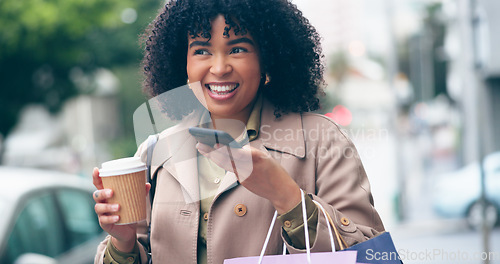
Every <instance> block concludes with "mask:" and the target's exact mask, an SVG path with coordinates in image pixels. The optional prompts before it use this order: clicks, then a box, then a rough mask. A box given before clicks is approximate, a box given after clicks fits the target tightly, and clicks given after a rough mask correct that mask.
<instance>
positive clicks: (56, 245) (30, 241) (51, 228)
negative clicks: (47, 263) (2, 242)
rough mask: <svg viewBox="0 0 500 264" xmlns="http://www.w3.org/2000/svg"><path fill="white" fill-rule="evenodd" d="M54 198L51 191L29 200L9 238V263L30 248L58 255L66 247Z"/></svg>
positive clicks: (34, 250) (40, 252) (7, 251)
mask: <svg viewBox="0 0 500 264" xmlns="http://www.w3.org/2000/svg"><path fill="white" fill-rule="evenodd" d="M54 202H55V200H54V197H53V196H52V195H51V194H50V193H48V192H45V193H43V194H39V195H37V196H36V197H32V198H30V199H29V200H27V201H26V203H25V206H24V208H23V209H22V211H21V213H20V214H19V216H18V218H17V220H16V222H15V225H14V228H13V231H12V233H11V234H10V237H9V240H8V242H7V250H6V254H7V263H12V262H14V261H15V259H16V258H17V257H19V256H20V255H21V254H23V253H27V252H32V253H38V254H42V255H46V256H49V257H55V256H57V255H59V254H60V253H62V252H63V251H64V250H65V245H64V236H63V229H62V226H63V225H62V222H61V219H60V218H59V215H58V212H57V207H56V205H55V203H54Z"/></svg>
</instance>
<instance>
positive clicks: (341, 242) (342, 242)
mask: <svg viewBox="0 0 500 264" xmlns="http://www.w3.org/2000/svg"><path fill="white" fill-rule="evenodd" d="M313 202H314V203H315V204H316V206H317V207H318V208H319V209H320V210H321V212H323V215H324V216H325V219H327V220H328V222H329V224H327V226H328V231H329V232H330V242H331V244H332V252H334V251H335V244H334V243H333V236H332V229H331V227H330V226H332V227H333V230H334V232H335V237H336V238H337V242H338V244H339V248H340V250H344V249H346V248H347V243H346V242H345V240H344V238H343V237H342V236H341V235H340V232H339V230H338V229H337V227H336V226H335V224H334V223H333V220H332V217H331V216H330V214H329V213H328V212H327V211H326V210H325V208H324V207H323V206H322V205H321V204H320V203H319V202H317V201H314V200H313Z"/></svg>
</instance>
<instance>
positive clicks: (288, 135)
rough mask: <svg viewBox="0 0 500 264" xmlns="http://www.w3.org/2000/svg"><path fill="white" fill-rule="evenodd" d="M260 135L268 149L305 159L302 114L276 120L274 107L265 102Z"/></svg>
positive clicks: (292, 114)
mask: <svg viewBox="0 0 500 264" xmlns="http://www.w3.org/2000/svg"><path fill="white" fill-rule="evenodd" d="M259 133H260V135H259V139H260V140H261V141H262V144H263V145H264V146H265V147H266V148H268V149H273V150H276V151H280V152H284V153H288V154H291V155H294V156H296V157H298V158H304V157H305V140H304V129H303V127H302V115H301V114H298V113H288V114H285V115H282V116H281V117H280V118H276V117H275V116H274V105H273V104H271V103H270V102H269V101H267V100H264V104H263V106H262V117H261V125H260V132H259Z"/></svg>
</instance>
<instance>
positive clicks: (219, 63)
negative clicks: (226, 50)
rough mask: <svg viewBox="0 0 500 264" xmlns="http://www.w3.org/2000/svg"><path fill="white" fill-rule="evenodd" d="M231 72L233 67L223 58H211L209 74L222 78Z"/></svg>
mask: <svg viewBox="0 0 500 264" xmlns="http://www.w3.org/2000/svg"><path fill="white" fill-rule="evenodd" d="M232 70H233V67H232V66H231V64H230V63H229V62H228V60H227V58H225V56H215V57H214V58H213V63H212V66H211V67H210V73H212V74H214V75H216V76H218V77H222V76H224V75H226V74H228V73H230V72H231V71H232Z"/></svg>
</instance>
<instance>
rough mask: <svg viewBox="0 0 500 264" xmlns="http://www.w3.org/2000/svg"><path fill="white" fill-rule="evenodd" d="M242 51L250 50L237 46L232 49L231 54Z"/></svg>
mask: <svg viewBox="0 0 500 264" xmlns="http://www.w3.org/2000/svg"><path fill="white" fill-rule="evenodd" d="M242 52H248V50H247V49H245V48H242V47H236V48H233V49H231V53H230V54H238V53H242Z"/></svg>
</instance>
